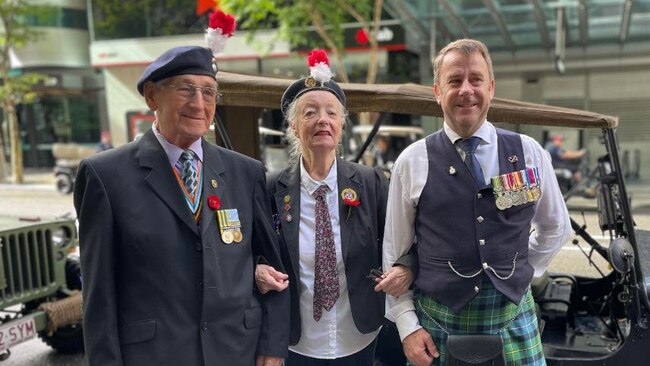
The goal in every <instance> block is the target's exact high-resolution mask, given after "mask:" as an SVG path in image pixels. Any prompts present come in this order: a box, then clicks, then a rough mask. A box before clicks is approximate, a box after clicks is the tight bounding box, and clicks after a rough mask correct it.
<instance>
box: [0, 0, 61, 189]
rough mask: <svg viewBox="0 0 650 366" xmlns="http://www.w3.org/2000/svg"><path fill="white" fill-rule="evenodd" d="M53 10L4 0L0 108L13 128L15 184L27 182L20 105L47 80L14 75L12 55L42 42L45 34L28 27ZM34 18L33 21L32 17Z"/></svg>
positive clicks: (0, 158)
mask: <svg viewBox="0 0 650 366" xmlns="http://www.w3.org/2000/svg"><path fill="white" fill-rule="evenodd" d="M49 9H50V8H47V7H44V6H34V5H31V4H29V3H28V2H27V0H2V1H0V32H1V33H0V79H1V80H2V84H1V85H0V108H2V109H3V110H4V112H5V116H6V118H5V119H6V121H7V123H8V126H9V141H10V146H11V172H12V177H13V182H14V183H19V184H20V183H23V149H22V144H21V141H20V127H19V125H18V115H17V113H16V106H17V105H18V104H21V103H31V102H33V101H34V99H35V98H36V94H35V93H34V92H33V91H32V88H33V87H34V85H36V84H38V83H39V82H41V81H43V80H45V76H44V75H42V74H38V73H23V74H19V75H16V73H12V72H11V65H10V54H11V51H12V50H13V49H15V48H19V47H22V46H24V45H25V44H27V43H29V42H30V41H34V40H36V39H38V38H39V37H40V36H41V34H40V33H39V32H37V31H36V30H34V29H33V28H31V27H30V26H29V24H28V21H27V20H28V19H30V17H34V16H38V15H39V14H40V15H43V16H45V15H46V14H47V13H48V10H49ZM32 19H33V18H32ZM4 144H5V141H4V139H3V141H2V145H1V146H0V178H4V174H5V172H4V164H5V161H6V156H5V145H4Z"/></svg>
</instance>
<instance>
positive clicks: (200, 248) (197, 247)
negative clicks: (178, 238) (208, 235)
mask: <svg viewBox="0 0 650 366" xmlns="http://www.w3.org/2000/svg"><path fill="white" fill-rule="evenodd" d="M194 249H196V250H197V251H199V252H200V251H201V250H202V249H203V245H201V243H196V244H194Z"/></svg>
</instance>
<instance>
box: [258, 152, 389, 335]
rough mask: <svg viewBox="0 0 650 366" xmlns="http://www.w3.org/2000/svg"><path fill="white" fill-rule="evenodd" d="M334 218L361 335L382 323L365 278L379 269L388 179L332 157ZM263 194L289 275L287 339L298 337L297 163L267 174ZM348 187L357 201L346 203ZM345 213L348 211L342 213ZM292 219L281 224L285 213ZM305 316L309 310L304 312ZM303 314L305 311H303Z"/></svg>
mask: <svg viewBox="0 0 650 366" xmlns="http://www.w3.org/2000/svg"><path fill="white" fill-rule="evenodd" d="M337 175H338V177H337V181H338V189H339V192H338V198H339V216H340V222H341V247H342V252H343V262H344V263H345V276H346V279H347V284H348V295H349V297H350V306H351V308H352V318H353V319H354V324H355V325H356V327H357V329H358V330H359V331H360V332H362V333H369V332H372V331H374V330H377V329H378V328H379V326H380V325H382V324H383V321H384V296H383V295H382V294H381V293H377V292H375V290H374V283H373V282H372V281H371V280H370V279H368V278H366V276H367V275H368V274H369V273H370V270H371V269H372V268H380V267H381V244H382V240H383V236H384V219H385V215H386V199H387V195H388V182H387V180H386V177H385V176H384V175H383V173H382V172H380V171H379V170H374V169H372V168H369V167H366V166H363V165H359V164H354V163H350V162H346V161H344V160H341V159H338V160H337ZM268 187H269V188H268V192H269V197H270V199H271V201H272V202H271V208H272V210H273V212H274V213H276V214H277V215H278V220H277V221H276V222H279V228H278V230H279V233H280V249H281V251H282V260H283V262H284V267H285V269H286V270H287V271H288V272H287V273H288V274H289V286H290V288H289V289H290V291H291V337H290V343H291V344H292V345H293V344H296V343H298V341H299V340H300V332H301V330H300V317H301V314H300V307H299V303H300V292H299V286H298V283H299V280H298V277H299V275H300V267H299V263H300V262H299V256H300V253H299V252H298V247H299V246H298V229H299V226H300V163H294V164H292V165H291V166H289V168H287V169H286V170H284V171H283V172H281V173H280V174H279V175H278V176H275V177H272V178H269V181H268ZM345 188H352V189H354V190H355V191H356V192H357V195H358V198H359V201H360V202H361V204H360V205H359V206H356V207H352V206H348V205H346V204H345V203H344V202H343V199H342V198H341V191H343V190H344V189H345ZM287 195H288V196H290V197H291V204H290V206H291V208H290V210H289V211H288V212H287V211H285V209H284V206H285V202H284V197H285V196H287ZM348 211H350V212H349V213H350V215H349V217H348ZM287 213H290V214H291V216H292V220H291V221H290V222H287V220H286V214H287ZM309 314H311V311H310V312H309ZM305 316H309V315H305Z"/></svg>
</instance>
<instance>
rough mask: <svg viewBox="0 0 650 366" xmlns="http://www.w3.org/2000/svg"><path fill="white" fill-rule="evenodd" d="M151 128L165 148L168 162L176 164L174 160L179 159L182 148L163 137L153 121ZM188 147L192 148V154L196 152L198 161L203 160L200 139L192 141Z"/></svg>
mask: <svg viewBox="0 0 650 366" xmlns="http://www.w3.org/2000/svg"><path fill="white" fill-rule="evenodd" d="M151 129H152V130H153V134H154V135H155V136H156V139H158V142H160V145H161V146H162V148H163V150H165V154H167V158H168V159H169V163H170V164H171V165H172V166H174V165H176V162H177V161H178V159H180V157H181V154H182V153H183V151H184V149H181V148H180V147H178V146H176V145H174V144H172V143H171V142H169V141H168V140H167V139H166V138H165V136H163V135H162V133H160V131H159V130H158V126H157V125H156V123H154V124H153V126H151ZM189 149H190V150H192V151H193V152H194V154H196V156H197V157H198V158H199V161H201V162H202V161H203V146H202V145H201V139H198V140H196V141H194V142H193V143H192V144H191V145H190V147H189Z"/></svg>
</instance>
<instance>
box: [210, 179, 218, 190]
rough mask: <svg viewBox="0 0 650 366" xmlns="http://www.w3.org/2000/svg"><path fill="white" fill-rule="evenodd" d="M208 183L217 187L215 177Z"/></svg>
mask: <svg viewBox="0 0 650 366" xmlns="http://www.w3.org/2000/svg"><path fill="white" fill-rule="evenodd" d="M210 184H212V188H217V180H216V179H213V180H211V181H210Z"/></svg>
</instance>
